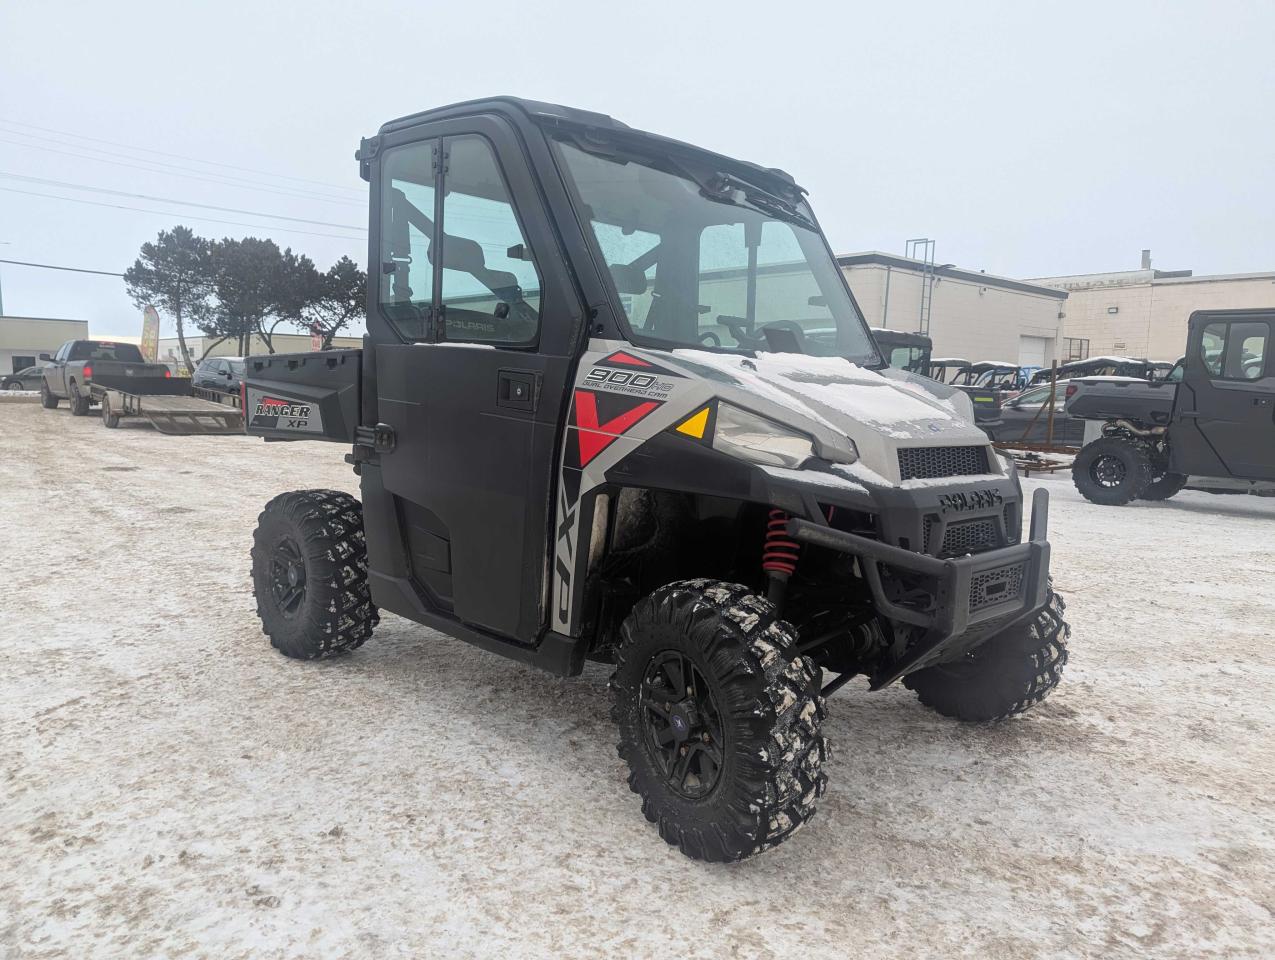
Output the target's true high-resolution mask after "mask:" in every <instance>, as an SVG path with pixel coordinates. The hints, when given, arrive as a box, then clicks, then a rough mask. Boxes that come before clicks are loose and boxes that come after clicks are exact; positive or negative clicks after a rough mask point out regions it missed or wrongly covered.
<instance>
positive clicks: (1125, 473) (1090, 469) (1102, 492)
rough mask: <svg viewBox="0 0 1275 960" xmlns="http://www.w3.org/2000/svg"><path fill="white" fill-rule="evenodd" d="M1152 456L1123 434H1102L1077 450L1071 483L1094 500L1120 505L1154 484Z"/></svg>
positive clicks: (1114, 505)
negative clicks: (1152, 481)
mask: <svg viewBox="0 0 1275 960" xmlns="http://www.w3.org/2000/svg"><path fill="white" fill-rule="evenodd" d="M1152 476H1153V472H1152V467H1151V458H1150V457H1149V456H1148V455H1147V451H1146V450H1145V449H1144V448H1143V446H1142V445H1141V444H1139V443H1135V442H1133V441H1131V440H1125V439H1124V438H1122V437H1102V438H1101V439H1098V440H1095V441H1094V442H1093V443H1091V444H1088V445H1087V446H1086V447H1084V448H1083V449H1082V450H1081V451H1080V453H1078V454H1076V459H1075V462H1074V463H1073V464H1072V465H1071V479H1072V483H1074V484H1075V485H1076V489H1077V490H1079V491H1080V493H1081V495H1082V496H1083V497H1084V498H1085V499H1086V500H1088V501H1090V502H1091V503H1098V504H1102V505H1103V506H1107V507H1121V506H1124V505H1125V504H1126V503H1128V502H1129V501H1131V500H1137V499H1138V498H1139V497H1141V496H1142V495H1143V494H1144V493H1145V491H1146V489H1147V488H1148V487H1149V486H1151V479H1152Z"/></svg>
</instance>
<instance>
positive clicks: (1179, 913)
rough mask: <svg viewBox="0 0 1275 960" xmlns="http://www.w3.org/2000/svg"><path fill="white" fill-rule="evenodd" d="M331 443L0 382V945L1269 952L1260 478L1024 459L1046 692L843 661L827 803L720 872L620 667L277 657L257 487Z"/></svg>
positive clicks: (477, 657)
mask: <svg viewBox="0 0 1275 960" xmlns="http://www.w3.org/2000/svg"><path fill="white" fill-rule="evenodd" d="M344 452H345V451H344V450H342V449H340V448H338V447H337V446H335V445H327V444H320V443H314V444H295V445H284V444H276V445H269V446H267V445H266V444H263V443H261V442H260V441H257V440H251V439H248V438H246V437H244V438H240V437H206V438H201V437H190V438H180V437H166V436H161V435H159V434H157V433H155V432H154V431H153V430H151V429H150V428H149V427H147V426H144V425H140V424H132V423H129V422H127V421H126V422H125V423H124V424H123V425H122V426H121V428H120V429H119V430H114V431H110V430H105V429H103V428H102V426H101V423H100V421H99V419H98V418H96V417H91V418H84V419H79V418H72V417H71V416H70V415H69V414H68V413H67V411H66V410H65V408H63V409H61V410H57V411H46V410H42V409H40V408H39V407H38V406H32V405H28V404H17V405H12V406H6V407H4V408H3V409H0V549H3V550H4V556H5V558H6V559H5V560H4V561H3V562H0V569H3V570H4V577H5V588H4V589H3V590H2V591H0V624H3V627H4V631H3V635H4V638H5V642H4V643H3V645H0V772H2V775H0V956H2V957H5V958H15V960H16V958H35V957H75V958H77V960H80V958H89V957H106V956H109V957H128V958H139V957H175V956H192V957H213V958H218V960H225V958H232V957H252V958H254V960H255V958H263V957H327V956H343V957H344V956H350V957H374V958H377V960H382V958H387V957H426V956H445V957H449V958H461V957H478V956H513V957H554V958H562V957H577V956H579V957H594V956H609V957H664V958H674V957H677V958H681V957H719V956H723V957H741V958H756V957H846V956H865V957H907V958H913V957H930V956H942V957H953V956H960V957H977V958H980V960H982V958H1020V957H1034V956H1040V957H1051V958H1052V957H1078V956H1088V957H1103V958H1110V957H1191V958H1196V957H1201V956H1217V957H1254V958H1257V957H1270V956H1272V955H1275V917H1273V916H1272V909H1273V908H1275V835H1273V834H1275V812H1273V811H1272V805H1271V797H1272V793H1273V792H1275V791H1273V789H1272V788H1273V787H1275V727H1273V722H1272V721H1273V720H1275V588H1272V580H1271V571H1272V560H1273V559H1275V549H1273V546H1272V545H1273V544H1275V501H1272V500H1261V499H1258V498H1255V497H1215V496H1209V495H1207V494H1201V493H1192V492H1186V493H1183V494H1181V495H1180V496H1178V497H1177V498H1175V499H1173V500H1171V501H1169V502H1167V503H1163V504H1139V505H1135V506H1132V507H1128V508H1124V509H1119V508H1110V509H1107V508H1101V507H1097V506H1094V505H1091V504H1089V503H1086V502H1084V501H1081V500H1079V498H1078V497H1077V495H1076V494H1075V493H1074V491H1073V489H1072V487H1071V483H1070V479H1069V478H1068V477H1067V476H1066V475H1061V476H1059V477H1057V478H1053V479H1046V480H1043V481H1035V480H1033V481H1031V482H1029V483H1028V484H1027V485H1028V486H1029V487H1034V486H1036V485H1037V484H1038V483H1041V484H1043V485H1045V486H1047V487H1048V489H1050V491H1051V492H1052V493H1053V496H1054V500H1053V512H1052V527H1053V530H1052V533H1053V541H1054V570H1055V573H1056V578H1057V585H1058V587H1059V588H1060V590H1061V591H1062V593H1063V594H1064V596H1065V597H1066V599H1067V601H1068V603H1069V614H1070V619H1071V621H1072V625H1073V627H1074V631H1075V633H1074V637H1073V641H1072V648H1071V650H1072V659H1071V663H1070V665H1069V666H1068V669H1067V673H1066V676H1065V678H1064V682H1063V684H1062V686H1061V687H1060V688H1059V690H1058V691H1057V692H1056V693H1055V694H1054V696H1053V697H1052V698H1051V699H1049V700H1048V701H1046V702H1045V704H1043V705H1042V706H1041V707H1040V708H1039V709H1037V710H1036V711H1035V712H1034V713H1032V714H1031V715H1029V716H1028V717H1025V718H1022V719H1020V720H1018V721H1015V722H1011V723H1008V724H1004V725H1001V726H996V727H977V726H962V725H958V724H955V723H951V722H948V721H946V720H943V719H942V718H940V717H937V716H935V715H933V714H931V713H929V712H927V711H926V710H925V709H923V708H922V707H921V706H920V705H919V704H918V703H917V702H916V700H915V699H914V698H913V696H912V695H911V694H910V693H908V692H907V691H906V690H904V689H902V688H898V687H896V688H892V689H890V690H887V691H885V692H883V693H879V694H868V693H867V691H866V688H865V686H864V684H863V683H861V682H856V683H852V684H851V685H850V686H849V687H848V688H846V689H845V690H843V691H842V692H841V693H839V694H837V695H836V696H835V697H834V698H833V700H832V702H831V714H832V715H831V717H830V719H829V722H828V725H827V730H828V733H829V734H830V736H831V737H832V739H833V743H834V747H835V749H836V753H835V756H834V760H833V763H832V764H831V766H830V770H829V772H830V775H831V778H832V783H831V789H830V792H829V794H828V796H827V797H826V798H825V799H824V801H823V803H822V806H821V808H820V812H819V815H818V816H817V817H816V818H815V820H814V822H813V823H812V824H811V826H810V827H809V828H808V829H807V830H806V831H804V832H803V833H801V834H799V835H798V836H797V837H796V838H794V839H793V840H792V841H791V842H789V843H787V844H785V845H784V846H783V847H781V848H780V849H778V850H776V851H773V852H771V853H768V854H766V855H764V856H762V857H760V858H758V859H755V860H753V861H750V862H747V863H744V864H739V865H734V866H729V867H722V866H705V865H702V864H697V863H693V862H691V861H689V860H686V859H684V858H683V857H682V856H681V855H680V854H678V853H677V852H676V851H674V850H673V849H672V848H669V847H667V846H665V845H664V844H663V843H662V842H661V841H660V840H659V839H658V837H657V836H656V834H655V832H654V831H653V830H652V829H651V828H650V827H649V826H648V824H647V823H646V822H645V820H643V818H642V816H641V814H640V812H639V810H638V803H637V799H636V797H634V796H633V795H632V794H630V793H629V791H628V789H627V788H626V786H625V783H624V771H623V769H622V767H621V764H620V761H619V760H618V759H617V758H616V755H615V748H614V745H613V743H614V739H615V738H614V735H613V732H612V729H611V725H610V723H609V721H608V720H607V702H608V701H607V695H606V690H605V681H606V676H607V670H606V668H603V667H600V666H590V667H589V668H588V669H587V670H586V672H585V674H584V676H583V677H581V678H578V679H575V680H561V679H556V678H553V677H550V676H547V675H543V674H540V673H537V672H535V671H533V670H531V669H528V668H523V667H520V666H516V665H514V664H511V663H509V662H507V661H505V660H502V659H499V658H497V657H495V656H492V655H490V654H485V653H482V652H480V651H478V650H475V649H473V648H471V647H468V646H466V645H465V644H462V643H459V642H457V641H453V640H449V639H446V638H444V637H441V636H439V635H437V634H434V633H431V632H430V631H427V630H424V629H421V628H418V627H416V626H414V625H412V624H409V623H406V622H404V621H402V620H399V619H397V618H395V617H392V616H387V617H386V618H385V621H384V622H383V623H382V624H381V626H380V628H379V629H378V631H377V634H376V636H375V637H374V638H373V640H372V641H371V642H369V643H368V644H367V646H365V647H364V648H363V649H361V650H359V651H358V652H356V653H355V654H354V655H352V656H351V657H348V658H346V659H344V660H341V661H338V662H334V663H323V664H300V663H294V662H291V661H288V660H285V659H284V658H283V657H281V656H279V655H278V654H276V653H275V652H274V651H273V650H272V649H271V648H270V646H269V644H268V643H267V642H266V640H265V639H264V638H263V637H262V635H261V632H260V630H259V628H258V625H257V621H256V619H255V617H254V615H253V602H252V597H251V594H250V591H249V586H248V547H249V543H250V539H251V534H252V528H253V524H254V521H255V518H256V515H257V512H258V511H259V509H260V507H261V505H262V504H264V503H265V501H266V500H267V499H269V498H270V497H271V496H272V495H274V494H275V493H277V492H280V491H283V490H286V489H291V488H296V487H305V486H333V487H341V488H345V489H349V490H354V489H355V478H354V476H353V475H352V474H351V473H350V471H349V468H348V467H347V466H346V465H345V464H343V463H342V462H341V455H342V454H343V453H344Z"/></svg>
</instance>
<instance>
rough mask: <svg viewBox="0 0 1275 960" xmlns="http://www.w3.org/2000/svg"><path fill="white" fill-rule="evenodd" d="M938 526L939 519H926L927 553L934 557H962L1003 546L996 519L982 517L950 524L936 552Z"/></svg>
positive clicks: (930, 517) (933, 517) (929, 517)
mask: <svg viewBox="0 0 1275 960" xmlns="http://www.w3.org/2000/svg"><path fill="white" fill-rule="evenodd" d="M938 525H939V520H938V517H935V516H928V517H926V518H925V552H926V553H928V554H931V555H933V556H939V557H962V556H964V555H965V554H967V553H980V552H982V551H983V550H991V549H992V548H994V547H999V546H1001V545H1002V544H1001V536H1000V530H998V529H997V526H996V518H995V517H981V518H978V519H975V520H958V521H956V522H955V523H949V524H948V525H947V529H946V530H944V531H943V543H942V544H941V545H938V549H937V550H935V549H934V547H935V546H936V544H935V542H934V535H935V532H936V530H937V527H938Z"/></svg>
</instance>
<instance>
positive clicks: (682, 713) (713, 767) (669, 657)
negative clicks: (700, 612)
mask: <svg viewBox="0 0 1275 960" xmlns="http://www.w3.org/2000/svg"><path fill="white" fill-rule="evenodd" d="M640 708H641V723H642V727H643V731H644V733H645V736H646V742H647V746H648V748H649V749H650V751H651V754H652V756H653V758H654V759H655V761H656V764H657V765H658V767H659V769H660V772H661V773H663V774H664V777H665V782H666V784H667V785H668V786H669V788H671V789H672V790H673V791H675V792H676V793H679V794H681V795H682V796H683V797H686V798H688V799H692V800H694V799H700V798H702V797H705V796H707V795H708V794H709V793H710V792H712V790H713V788H714V787H715V786H716V785H717V781H718V779H719V778H720V775H721V768H722V763H723V757H724V753H723V746H724V743H723V734H722V729H723V728H722V721H721V714H720V713H719V711H718V709H717V702H716V700H715V699H714V697H713V692H712V689H711V688H710V687H709V684H708V681H707V679H706V678H705V677H704V674H703V673H702V672H700V669H699V667H698V666H696V665H695V663H694V662H693V661H692V660H691V659H690V658H689V657H687V656H686V655H685V654H683V653H680V652H678V651H675V650H666V651H664V652H663V653H659V654H656V655H655V656H654V657H652V658H651V662H650V663H649V664H648V666H647V669H646V674H645V676H644V677H643V679H642V690H641V699H640Z"/></svg>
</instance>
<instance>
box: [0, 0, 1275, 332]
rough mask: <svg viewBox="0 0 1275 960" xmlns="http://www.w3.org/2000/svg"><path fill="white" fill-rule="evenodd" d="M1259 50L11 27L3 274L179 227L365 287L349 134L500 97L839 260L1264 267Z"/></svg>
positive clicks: (992, 33)
mask: <svg viewBox="0 0 1275 960" xmlns="http://www.w3.org/2000/svg"><path fill="white" fill-rule="evenodd" d="M1273 37H1275V3H1271V2H1270V0H1254V2H1248V3H1227V2H1211V3H1208V4H1204V3H1177V2H1159V3H1145V4H1144V3H1125V2H1121V0H1107V2H1102V3H1089V2H1063V3H1049V4H1045V3H1034V2H1030V0H1017V2H1013V3H994V4H993V3H981V2H977V0H968V2H964V3H953V2H950V0H947V2H937V3H931V2H915V0H914V2H911V3H899V4H880V3H873V4H855V3H846V2H827V3H821V4H812V3H800V2H795V0H783V2H773V3H753V2H747V3H745V2H739V0H736V2H733V3H727V4H719V3H713V4H708V3H694V2H690V0H683V2H680V3H667V4H666V3H662V2H657V0H644V2H641V3H603V2H598V0H590V2H570V3H568V2H561V3H555V2H552V0H542V2H537V3H528V2H526V0H518V2H505V0H501V2H487V3H484V2H472V3H447V4H435V3H428V2H425V0H417V2H402V3H390V2H378V0H361V2H351V0H340V2H336V0H309V2H307V3H295V4H287V3H281V2H271V3H266V2H262V0H254V2H242V0H219V2H216V3H201V2H191V3H173V2H172V0H165V2H162V3H141V2H130V0H117V2H113V3H102V2H100V0H94V2H62V3H58V2H47V3H36V2H34V0H6V2H4V3H0V174H3V176H0V258H4V259H10V260H29V261H38V262H42V263H52V264H58V265H64V266H72V267H82V268H89V269H97V270H107V271H122V270H124V269H125V268H126V267H127V266H128V265H129V264H131V263H132V261H133V260H134V258H135V257H136V256H137V250H138V247H139V246H140V244H141V243H142V242H143V241H145V240H148V239H152V238H153V237H154V235H155V233H156V232H157V231H158V230H160V229H161V228H165V227H171V226H172V225H173V224H176V223H185V224H187V225H189V226H191V227H192V228H193V229H195V230H196V231H197V232H200V233H203V234H205V235H207V236H213V237H221V236H236V237H239V236H245V235H252V236H270V237H273V238H274V239H275V240H276V241H277V242H278V243H279V244H280V245H281V246H285V245H287V246H291V247H292V248H293V249H296V250H301V251H304V252H305V253H307V254H309V255H310V256H311V257H312V258H314V260H315V261H316V262H317V263H318V264H319V266H320V267H327V266H328V265H329V264H330V263H331V262H332V261H333V260H335V259H336V258H338V257H339V256H340V255H341V254H343V253H348V254H350V255H351V256H353V257H355V258H356V259H357V260H358V261H359V262H360V263H363V262H365V260H366V245H365V242H364V241H363V240H361V239H358V236H359V233H360V231H361V230H362V229H363V224H364V220H365V217H366V211H365V193H364V184H363V182H362V181H361V180H359V178H358V175H357V170H356V166H355V163H354V161H353V151H354V149H355V147H356V146H357V144H358V140H359V137H360V136H363V135H370V134H372V133H374V132H375V130H376V128H377V127H378V126H379V124H380V123H381V122H383V121H385V120H387V119H390V118H393V117H397V116H400V115H403V114H406V113H411V112H414V111H417V110H422V109H426V108H428V107H433V106H437V105H441V104H445V103H449V102H453V101H457V100H467V99H472V98H475V97H480V96H484V95H488V94H497V93H509V94H515V95H519V96H525V97H529V98H534V99H541V100H549V101H555V102H560V103H566V104H571V105H573V106H579V107H584V108H588V109H592V110H597V111H601V112H604V113H609V114H611V115H612V116H614V117H616V118H618V119H620V120H623V121H625V122H626V123H629V124H630V125H633V126H637V127H642V128H645V129H649V130H653V131H656V132H659V133H663V134H667V135H670V136H674V137H677V138H679V139H683V140H689V141H691V142H694V143H698V144H701V145H703V146H706V147H710V148H712V149H714V150H718V151H721V152H724V153H728V154H733V155H736V156H739V157H742V158H744V159H748V160H754V161H757V162H760V163H763V164H766V165H767V166H778V167H783V168H784V169H786V170H788V171H789V172H791V173H793V174H794V175H795V176H796V177H797V179H798V181H799V182H800V183H802V184H803V185H804V186H805V187H807V188H808V189H809V190H810V193H811V199H812V202H813V204H814V206H815V209H816V211H817V212H818V214H819V217H820V220H821V221H822V222H823V225H824V227H825V229H826V230H827V232H828V234H829V236H830V238H831V240H832V244H833V247H834V248H835V249H836V250H838V251H842V252H851V251H857V250H867V249H878V250H886V251H892V252H897V253H902V252H903V249H904V243H905V241H906V240H907V239H908V238H910V237H919V236H926V237H932V238H934V239H935V240H936V241H937V259H938V261H939V262H940V263H955V264H957V265H959V266H961V267H966V268H972V269H984V270H987V271H988V272H989V273H997V274H1003V275H1008V276H1011V277H1024V278H1025V277H1033V276H1043V275H1056V274H1066V273H1081V272H1092V271H1102V270H1119V269H1132V268H1136V267H1137V265H1138V256H1139V251H1140V249H1141V248H1143V247H1150V248H1152V251H1153V257H1154V262H1155V265H1156V266H1157V267H1160V268H1162V269H1183V268H1190V269H1194V270H1195V271H1196V273H1223V272H1243V271H1254V270H1270V269H1273V268H1275V123H1272V120H1271V118H1272V110H1273V104H1275V96H1273V95H1275V56H1273V55H1272V54H1271V50H1270V46H1271V41H1272V38H1273ZM37 127H40V128H46V129H43V130H41V129H36V128H37ZM50 130H51V131H57V132H49V131H50ZM88 137H91V138H97V139H96V140H87V139H83V138H88ZM37 138H40V139H37ZM102 141H108V142H102ZM121 145H122V146H121ZM148 151H154V153H153V154H150V155H149V156H150V160H151V161H154V162H157V163H158V162H162V163H163V164H165V165H166V166H162V167H161V166H156V165H155V163H150V164H148V163H147V162H145V161H144V160H143V159H142V158H145V157H147V156H148ZM164 154H170V155H171V154H175V155H179V157H181V158H199V159H202V160H205V161H212V162H213V163H215V164H224V165H228V166H213V165H211V164H200V163H196V162H193V161H192V160H188V159H179V158H176V157H173V156H165V155H164ZM90 158H96V159H90ZM106 161H110V162H106ZM147 166H150V167H151V169H140V168H143V167H147ZM234 168H250V169H251V170H254V171H261V172H262V173H264V174H269V175H270V176H262V175H261V174H259V173H249V172H246V171H245V170H243V169H234ZM18 177H22V178H27V179H17V178H18ZM191 177H205V178H206V179H203V180H201V179H191ZM30 178H36V179H30ZM286 178H295V179H286ZM39 180H43V181H54V183H49V182H44V183H41V182H38V181H39ZM225 180H234V181H238V182H233V183H228V182H209V181H225ZM66 184H74V185H77V186H80V187H85V186H87V187H94V188H98V189H99V190H114V191H120V192H122V193H126V194H145V195H148V196H150V197H158V198H166V199H176V200H184V201H190V202H194V203H201V204H208V205H210V206H215V207H225V208H234V209H236V210H241V211H252V212H255V213H268V214H275V215H282V216H286V217H294V218H298V219H301V220H309V221H320V222H321V223H323V224H325V225H318V224H301V223H286V222H284V221H278V220H270V219H266V218H262V217H260V216H254V215H250V214H246V213H238V214H234V213H228V212H225V211H224V210H209V209H199V208H194V207H188V206H174V205H172V204H168V203H163V202H160V201H159V200H142V199H138V198H136V197H126V196H118V195H116V194H110V193H101V192H90V191H85V190H82V189H75V188H73V187H71V186H66ZM253 186H255V187H257V188H259V189H252V188H251V187H253ZM15 190H20V191H25V192H23V193H16V192H12V191H15ZM37 193H38V194H45V195H46V196H44V197H35V196H31V195H30V194H37ZM54 196H56V197H62V198H75V199H76V200H79V201H92V204H112V205H115V206H114V207H113V206H101V205H91V204H88V203H83V202H70V201H68V200H66V199H49V197H54ZM118 206H129V207H136V208H143V209H145V210H148V211H158V212H148V213H143V212H137V211H136V210H121V209H117V208H116V207H118ZM209 218H211V219H212V220H226V221H239V222H240V223H244V224H252V226H241V225H237V224H230V223H215V222H210V220H209ZM326 224H334V225H335V226H327V225H326ZM284 226H288V227H290V228H291V229H288V230H285V229H283V227H284ZM298 231H306V232H298ZM312 234H329V235H330V236H314V235H312ZM0 289H2V290H3V299H4V307H5V312H6V313H8V314H11V315H13V314H16V315H28V316H51V317H74V318H84V319H87V320H89V322H90V325H91V329H92V331H93V332H94V333H95V334H101V335H110V334H136V333H139V332H140V327H141V320H140V313H139V311H137V310H136V309H135V308H134V307H133V306H132V304H131V303H130V302H129V300H128V298H127V297H126V296H125V294H124V288H123V281H122V280H119V279H115V278H110V277H93V276H89V275H84V274H72V273H60V272H54V271H50V270H36V269H31V268H27V267H18V266H11V265H8V264H0Z"/></svg>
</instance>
